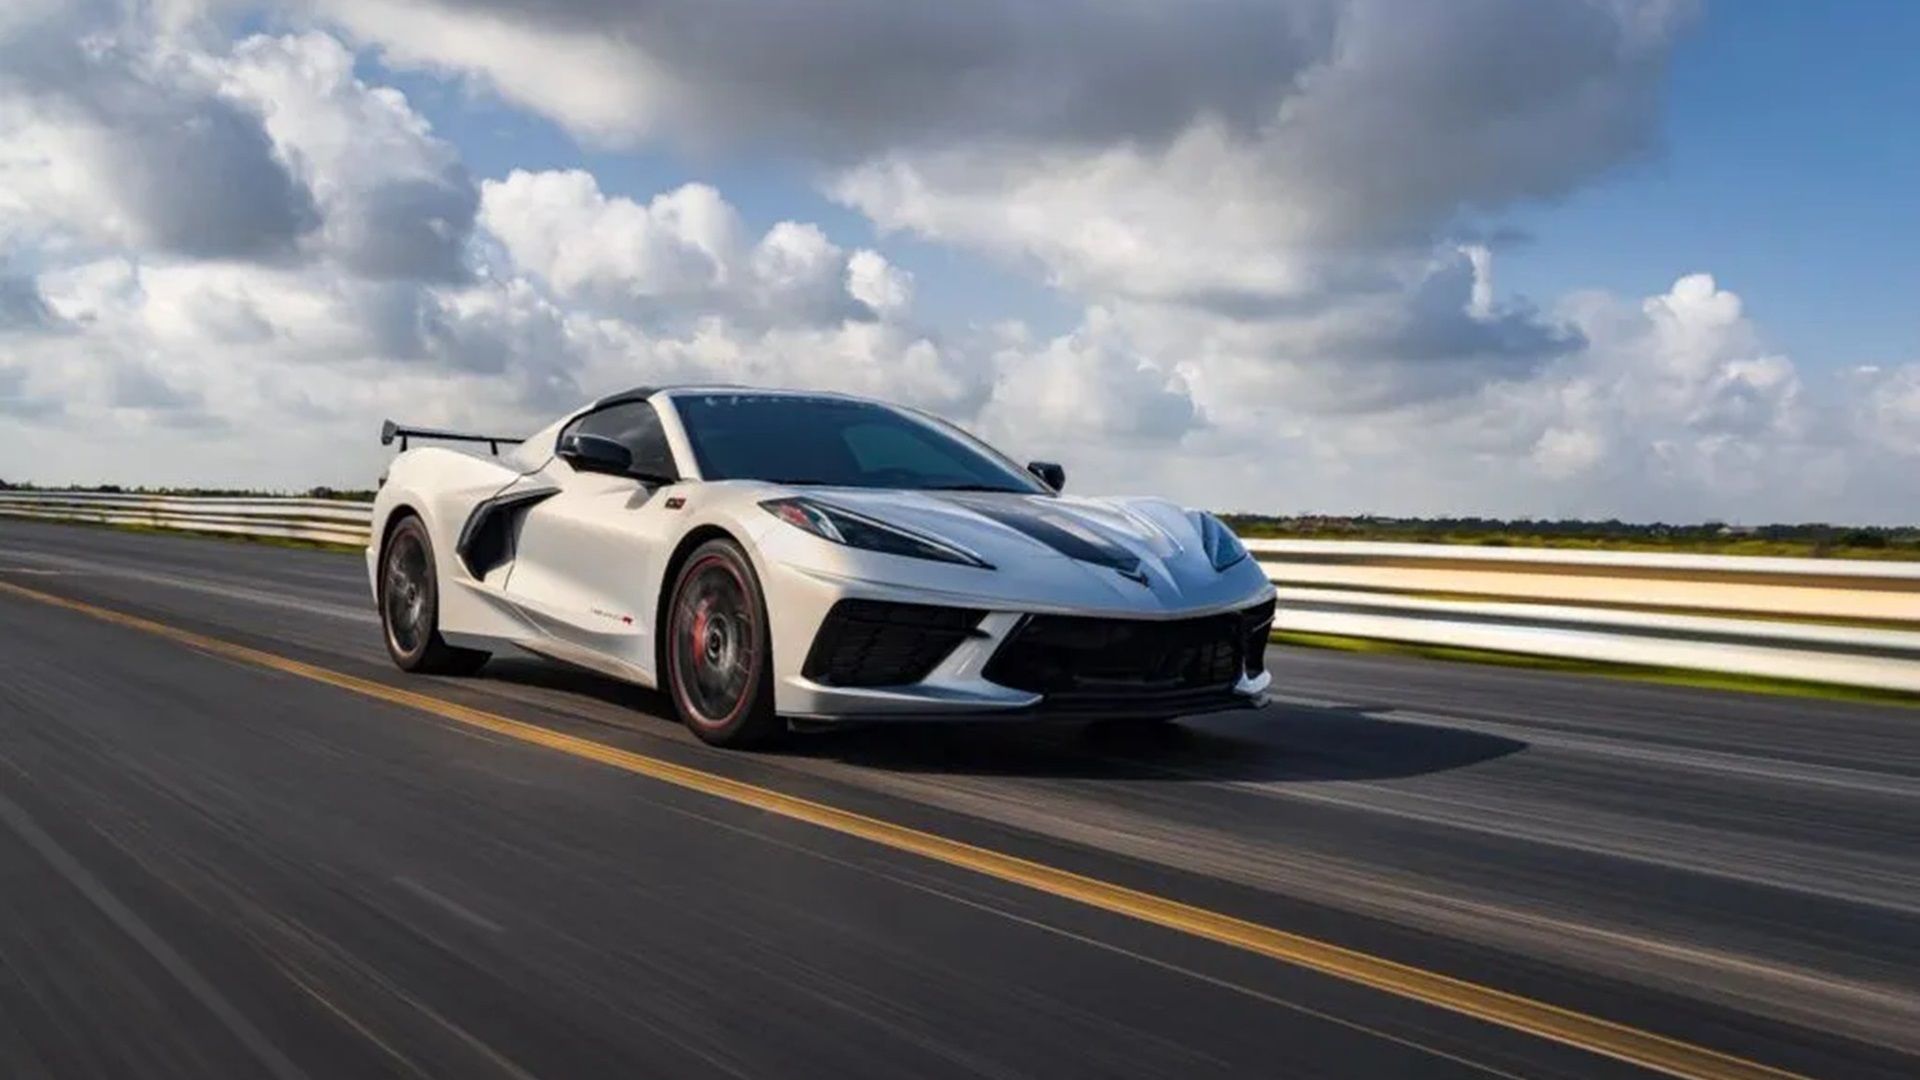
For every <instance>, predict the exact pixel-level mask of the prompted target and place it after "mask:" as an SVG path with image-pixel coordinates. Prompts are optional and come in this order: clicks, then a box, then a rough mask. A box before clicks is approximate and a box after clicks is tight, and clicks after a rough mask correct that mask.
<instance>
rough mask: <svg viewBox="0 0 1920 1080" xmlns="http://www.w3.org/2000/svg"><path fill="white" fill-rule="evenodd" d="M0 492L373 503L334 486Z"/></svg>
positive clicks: (4, 487) (366, 494)
mask: <svg viewBox="0 0 1920 1080" xmlns="http://www.w3.org/2000/svg"><path fill="white" fill-rule="evenodd" d="M0 491H85V492H89V493H92V494H95V495H181V496H189V497H191V496H199V497H201V498H229V499H270V498H282V497H299V498H305V499H334V500H337V501H339V502H362V503H366V502H372V501H373V496H374V492H372V491H338V490H335V489H333V488H330V487H316V488H308V489H307V490H305V491H256V490H250V489H246V488H209V487H138V486H135V487H125V486H122V485H120V484H90V485H89V484H58V485H54V486H51V487H50V486H47V485H45V484H27V483H16V482H12V481H8V480H5V479H0Z"/></svg>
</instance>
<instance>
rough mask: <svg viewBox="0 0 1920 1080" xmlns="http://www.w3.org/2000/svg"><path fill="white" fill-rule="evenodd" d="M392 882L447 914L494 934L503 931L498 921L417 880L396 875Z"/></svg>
mask: <svg viewBox="0 0 1920 1080" xmlns="http://www.w3.org/2000/svg"><path fill="white" fill-rule="evenodd" d="M393 883H394V884H395V885H398V886H400V887H401V888H403V889H405V890H407V891H408V892H410V893H412V894H413V895H415V896H417V897H419V898H420V899H422V900H425V901H426V902H427V903H429V904H432V905H433V906H435V907H437V908H440V909H441V910H443V911H446V912H448V913H449V914H452V915H455V916H457V917H459V918H461V919H464V920H466V921H467V922H470V923H472V924H473V925H475V926H477V927H479V928H481V929H482V930H491V931H493V932H494V933H496V934H500V933H505V928H504V927H502V926H501V925H500V924H499V923H497V922H494V921H493V920H492V919H489V918H487V917H486V916H484V915H481V914H480V913H478V912H476V911H474V910H473V909H471V908H469V907H467V906H465V905H464V904H459V903H456V902H455V901H452V900H449V899H447V898H446V897H444V896H442V895H440V894H439V893H437V892H434V891H433V890H432V889H429V888H427V887H426V886H425V885H422V884H420V883H419V882H418V881H415V880H413V879H412V878H410V877H396V878H394V879H393Z"/></svg>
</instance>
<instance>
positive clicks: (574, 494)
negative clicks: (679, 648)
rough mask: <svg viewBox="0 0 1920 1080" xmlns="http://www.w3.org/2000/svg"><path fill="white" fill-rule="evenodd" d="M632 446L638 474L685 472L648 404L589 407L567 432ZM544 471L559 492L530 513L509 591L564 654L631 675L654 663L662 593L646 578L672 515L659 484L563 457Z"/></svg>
mask: <svg viewBox="0 0 1920 1080" xmlns="http://www.w3.org/2000/svg"><path fill="white" fill-rule="evenodd" d="M573 434H582V435H598V436H601V437H603V438H608V439H612V440H614V441H616V442H618V443H620V444H621V445H623V446H625V447H627V449H628V451H629V452H630V453H632V455H633V467H634V471H635V472H636V473H647V474H652V475H653V476H654V477H677V476H678V475H679V471H678V468H677V467H676V465H675V462H674V459H673V451H672V449H671V447H670V446H669V444H668V442H667V439H666V435H665V433H664V432H663V431H662V430H661V427H660V416H659V413H658V412H656V411H655V409H654V407H653V405H652V404H650V403H648V402H646V401H628V402H622V403H619V404H615V405H610V406H608V407H606V408H604V409H600V410H597V411H594V412H591V413H587V414H585V415H583V416H581V417H579V418H578V419H576V420H574V421H573V422H572V423H571V424H569V425H567V427H566V428H565V429H563V430H562V431H561V433H560V442H561V443H562V444H564V443H565V441H566V439H567V437H568V436H569V435H573ZM544 471H545V472H546V473H547V479H549V480H551V481H552V482H553V484H554V485H555V486H556V487H558V488H559V489H560V490H559V492H558V493H557V494H555V495H553V496H551V497H549V498H547V499H545V500H543V501H541V502H540V503H539V504H538V505H536V506H534V507H533V508H532V509H531V510H529V511H528V512H527V514H526V519H525V521H524V523H523V524H522V526H521V529H520V534H519V538H518V543H517V545H516V550H515V557H514V562H513V570H512V573H511V574H510V575H509V577H508V578H507V584H506V595H507V598H508V599H509V600H510V601H512V602H513V603H514V604H515V605H516V606H517V607H519V608H520V610H521V611H522V612H523V613H524V614H525V615H526V616H527V618H528V619H530V620H531V621H532V622H533V623H534V625H535V626H537V627H539V628H540V629H541V630H542V631H543V632H544V633H545V634H546V635H547V636H548V637H549V638H550V639H551V640H550V641H549V642H547V643H546V644H547V645H548V647H549V651H552V652H553V653H554V654H555V655H557V656H560V657H561V658H563V659H567V660H571V661H573V662H575V663H580V664H584V665H586V666H589V667H594V668H598V669H601V670H605V671H609V672H611V673H613V674H617V675H621V676H624V677H632V676H633V675H634V674H635V671H634V669H636V668H637V669H639V671H640V672H644V673H645V674H646V676H648V677H651V675H652V673H653V669H654V655H653V636H652V631H653V615H654V611H655V600H656V597H655V596H654V595H653V589H652V588H651V587H649V585H648V584H647V583H648V582H649V581H650V580H651V579H652V577H653V574H650V573H649V571H657V567H658V566H659V564H660V562H661V561H663V560H665V559H666V558H667V555H668V554H669V552H668V550H667V549H666V543H667V540H666V532H667V530H668V528H669V527H670V525H671V524H672V519H671V517H670V516H669V514H668V512H667V511H665V510H664V509H663V508H662V506H661V504H662V502H663V500H662V499H661V498H660V497H659V496H658V494H657V492H658V489H659V487H660V485H659V484H658V483H657V482H646V481H643V480H641V479H638V478H637V477H636V476H628V475H609V474H606V473H598V472H588V471H581V470H578V469H576V468H575V467H574V466H573V465H571V464H569V463H568V462H567V461H566V460H565V459H564V458H563V457H562V456H560V455H558V454H556V455H555V456H554V458H553V459H552V460H551V461H549V462H548V463H547V464H546V466H545V468H544Z"/></svg>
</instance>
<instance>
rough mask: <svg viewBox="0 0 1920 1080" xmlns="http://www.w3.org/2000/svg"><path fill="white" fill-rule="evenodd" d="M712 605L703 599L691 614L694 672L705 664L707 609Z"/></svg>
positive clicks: (709, 601)
mask: <svg viewBox="0 0 1920 1080" xmlns="http://www.w3.org/2000/svg"><path fill="white" fill-rule="evenodd" d="M712 603H713V602H712V601H711V600H705V599H703V600H701V601H700V606H699V607H697V608H695V609H694V612H693V666H694V670H696V671H698V670H699V669H701V668H703V667H705V666H706V662H707V609H708V608H709V607H710V606H712Z"/></svg>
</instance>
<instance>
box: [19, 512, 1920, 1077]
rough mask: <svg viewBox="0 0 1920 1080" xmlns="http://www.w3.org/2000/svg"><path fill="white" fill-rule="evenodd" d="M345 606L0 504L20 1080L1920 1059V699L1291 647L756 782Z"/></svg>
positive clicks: (175, 546)
mask: <svg viewBox="0 0 1920 1080" xmlns="http://www.w3.org/2000/svg"><path fill="white" fill-rule="evenodd" d="M365 594H366V586H365V578H364V572H363V568H362V564H361V562H360V560H359V559H358V558H357V557H355V556H351V555H338V554H330V553H322V552H309V551H293V550H284V549H278V548H269V547H257V546H252V545H247V544H240V543H228V542H218V541H208V540H198V539H191V538H177V537H163V536H146V535H135V534H129V533H123V532H117V531H111V530H105V529H95V528H83V527H70V526H57V525H46V524H38V523H29V522H21V521H4V520H0V1076H6V1077H29V1076H57V1077H66V1076H142V1077H195V1078H198V1077H213V1076H222V1077H224V1076H271V1077H313V1078H321V1077H381V1076H394V1077H418V1076H447V1077H463V1078H464V1077H494V1076H500V1077H528V1076H533V1077H600V1076H622V1077H645V1076H658V1077H672V1078H682V1077H704V1076H749V1077H789V1076H796V1077H836V1078H838V1077H849V1078H850V1077H886V1078H896V1077H946V1076H995V1077H1046V1078H1059V1077H1080V1076H1086V1077H1122V1076H1126V1077H1180V1078H1187V1077H1196V1078H1197V1077H1226V1076H1252V1077H1271V1076H1334V1077H1393V1076H1409V1077H1433V1076H1453V1075H1460V1076H1472V1075H1505V1076H1525V1077H1534V1076H1634V1075H1652V1073H1651V1072H1650V1071H1648V1069H1646V1068H1644V1067H1643V1065H1636V1064H1634V1063H1633V1062H1634V1061H1636V1060H1638V1061H1642V1062H1644V1061H1645V1060H1646V1055H1647V1054H1649V1053H1650V1054H1652V1055H1653V1056H1654V1057H1656V1058H1658V1059H1659V1060H1660V1061H1665V1062H1667V1063H1668V1065H1669V1066H1670V1068H1669V1071H1671V1072H1674V1073H1677V1074H1680V1075H1701V1076H1707V1075H1712V1076H1735V1075H1767V1074H1768V1073H1767V1072H1766V1070H1769V1069H1771V1070H1780V1071H1782V1072H1784V1073H1789V1074H1801V1075H1809V1076H1833V1077H1871V1076H1886V1077H1897V1076H1914V1075H1920V709H1909V708H1902V707H1897V706H1876V705H1863V704H1845V703H1834V702H1826V701H1815V700H1807V699H1793V698H1775V697H1760V696H1747V695H1741V694H1732V693H1723V692H1712V691H1694V690H1686V689H1678V688H1666V687H1653V686H1645V685H1639V684H1634V683H1628V682H1623V681H1617V680H1611V679H1604V678H1595V677H1583V676H1570V675H1560V674H1548V673H1540V672H1529V671H1524V670H1516V669H1500V668H1486V667H1479V666H1474V665H1466V664H1442V663H1433V662H1427V661H1420V660H1409V659H1400V658H1387V657H1366V656H1350V655H1341V654H1334V653H1322V652H1315V651H1307V650H1295V649H1284V650H1282V649H1276V650H1275V651H1274V652H1273V654H1272V656H1271V658H1270V662H1271V666H1272V668H1273V670H1274V671H1275V675H1276V685H1277V688H1278V691H1279V695H1280V700H1279V701H1278V703H1276V704H1275V705H1274V706H1273V707H1271V708H1269V709H1266V710H1264V711H1261V712H1258V713H1246V714H1239V715H1228V716H1221V717H1214V718H1206V719H1198V720H1193V721H1187V722H1183V723H1181V724H1179V725H1175V726H1173V727H1171V728H1168V729H1167V730H1165V731H1163V732H1157V733H1149V734H1140V733H1127V732H1114V731H1107V730H1103V729H1099V728H1094V729H1084V728H1078V727H1004V726H1003V727H994V726H965V727H911V728H901V727H893V728H878V727H875V728H865V729H860V730H848V731H836V732H829V733H824V734H816V735H808V736H804V737H799V738H797V739H795V740H793V741H792V742H791V744H790V745H789V746H787V747H786V748H784V749H782V750H781V751H778V752H773V753H757V754H740V753H726V752H722V751H716V750H712V749H709V748H707V747H704V746H702V745H700V744H698V743H697V742H695V741H694V740H692V739H691V738H690V737H689V736H688V735H687V734H686V733H685V732H684V731H683V730H681V729H680V728H679V727H678V726H677V725H675V724H673V723H672V722H671V721H670V720H668V719H667V718H666V716H667V710H666V708H665V705H664V703H663V702H662V701H661V700H660V699H659V698H658V697H657V696H655V695H654V694H652V693H649V692H647V691H644V690H640V689H638V688H633V687H628V686H625V685H623V684H619V683H615V682H612V681H610V680H607V679H604V678H601V677H598V676H594V675H588V674H583V673H580V672H576V671H571V670H567V669H563V668H561V667H558V666H556V665H554V664H550V663H547V662H545V661H541V660H536V659H533V658H530V657H499V658H496V659H495V661H494V662H493V663H490V664H489V665H488V666H487V668H486V669H485V670H483V671H482V673H481V674H480V675H478V676H476V677H474V678H470V679H460V680H446V679H423V678H412V677H407V676H404V675H402V674H401V673H399V672H397V671H395V670H393V669H392V667H391V666H390V665H389V663H388V662H387V660H386V657H385V654H384V652H383V650H382V649H381V646H380V640H379V629H378V624H377V622H376V620H375V617H374V614H373V612H372V606H371V604H370V602H369V601H368V599H367V597H366V595H365ZM209 641H211V642H212V643H215V644H210V643H209ZM409 694H412V695H421V697H409V696H408V695H409ZM801 800H804V802H802V801H801ZM795 807H800V808H801V809H795ZM806 807H814V808H824V809H805V808H806ZM808 815H813V817H812V818H809V817H808ZM836 815H837V816H836ZM915 845H918V847H916V846H915ZM941 845H945V846H941ZM1090 896H1091V897H1093V898H1094V899H1092V900H1089V899H1088V898H1089V897H1090ZM1103 897H1104V898H1108V899H1101V898H1103ZM1195 913H1198V914H1195ZM1235 927H1238V928H1240V929H1234V928H1235ZM1222 928H1225V929H1222ZM1242 939H1244V940H1242ZM1260 942H1266V943H1267V944H1266V945H1261V944H1259V943H1260ZM1274 942H1278V943H1279V944H1273V943H1274ZM1327 957H1333V959H1327ZM1367 972H1372V973H1373V974H1372V975H1367V974H1365V973H1367ZM1356 973H1358V974H1356ZM1502 1010H1507V1011H1506V1012H1503V1011H1502ZM1492 1013H1497V1014H1499V1015H1490V1014H1492ZM1542 1017H1545V1018H1546V1019H1545V1020H1542V1019H1541V1018H1542ZM1566 1032H1575V1033H1576V1034H1574V1035H1571V1036H1568V1035H1566ZM1578 1032H1586V1033H1587V1034H1585V1035H1579V1034H1578ZM1648 1046H1652V1047H1654V1048H1655V1050H1653V1051H1647V1050H1645V1048H1646V1047H1648ZM1635 1047H1638V1048H1640V1049H1639V1050H1635V1049H1634V1048H1635ZM1616 1051H1617V1052H1616ZM1636 1054H1638V1055H1640V1056H1638V1057H1636ZM1623 1058H1624V1059H1626V1060H1623Z"/></svg>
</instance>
